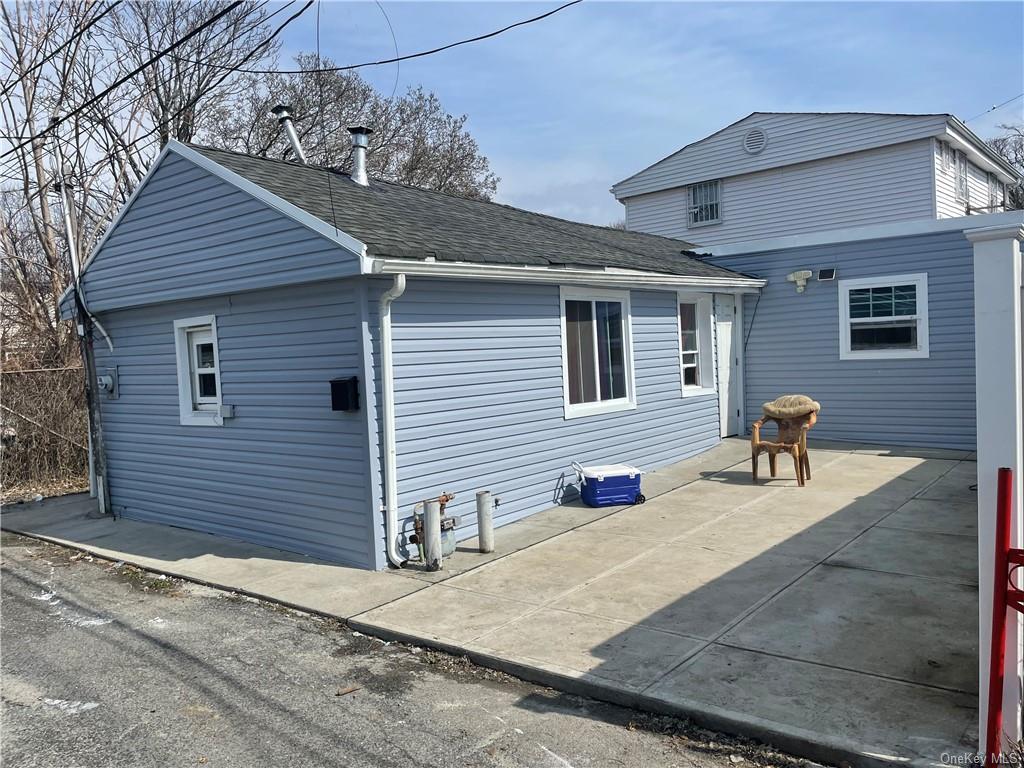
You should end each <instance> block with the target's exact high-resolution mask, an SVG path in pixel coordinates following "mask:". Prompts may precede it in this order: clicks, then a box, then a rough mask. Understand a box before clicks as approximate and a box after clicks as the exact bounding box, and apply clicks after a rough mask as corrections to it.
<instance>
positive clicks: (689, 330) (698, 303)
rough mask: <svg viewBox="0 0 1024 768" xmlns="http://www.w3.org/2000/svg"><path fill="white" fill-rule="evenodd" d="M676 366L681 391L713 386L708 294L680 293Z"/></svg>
mask: <svg viewBox="0 0 1024 768" xmlns="http://www.w3.org/2000/svg"><path fill="white" fill-rule="evenodd" d="M679 369H680V373H681V378H682V384H683V394H684V395H695V394H704V393H706V392H709V391H713V390H714V386H715V379H714V375H715V374H714V370H713V362H712V356H711V295H710V294H700V293H697V294H688V293H680V294H679Z"/></svg>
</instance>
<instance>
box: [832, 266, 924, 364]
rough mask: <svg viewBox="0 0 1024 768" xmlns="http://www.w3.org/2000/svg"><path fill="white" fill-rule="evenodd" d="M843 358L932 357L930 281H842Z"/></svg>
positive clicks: (895, 277)
mask: <svg viewBox="0 0 1024 768" xmlns="http://www.w3.org/2000/svg"><path fill="white" fill-rule="evenodd" d="M838 287H839V323H840V327H839V357H840V359H843V360H856V359H885V358H908V357H928V275H927V274H925V273H918V274H913V275H891V276H887V277H877V278H875V277H873V278H867V279H860V280H840V281H839V283H838Z"/></svg>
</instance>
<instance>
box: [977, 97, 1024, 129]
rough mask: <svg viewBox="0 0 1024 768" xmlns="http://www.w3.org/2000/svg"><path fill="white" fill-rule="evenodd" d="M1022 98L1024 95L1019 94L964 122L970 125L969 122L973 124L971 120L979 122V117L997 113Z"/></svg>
mask: <svg viewBox="0 0 1024 768" xmlns="http://www.w3.org/2000/svg"><path fill="white" fill-rule="evenodd" d="M1021 96H1024V93H1018V94H1017V95H1016V96H1014V97H1012V98H1009V99H1007V100H1006V101H1004V102H1003V103H1002V104H996V105H995V106H994V107H989V108H988V109H986V110H985V111H984V112H979V113H978V114H976V115H975V116H974V117H968V118H967V119H966V120H964V122H965V123H969V122H971V120H977V119H978V118H979V117H983V116H984V115H987V114H988V113H989V112H995V111H996V110H997V109H1002V108H1003V107H1005V106H1006V105H1007V104H1009V103H1010V102H1011V101H1016V100H1017V99H1019V98H1020V97H1021Z"/></svg>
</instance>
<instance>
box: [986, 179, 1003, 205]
mask: <svg viewBox="0 0 1024 768" xmlns="http://www.w3.org/2000/svg"><path fill="white" fill-rule="evenodd" d="M1004 194H1005V193H1004V192H1003V184H1002V182H1001V181H999V177H998V176H996V175H995V174H994V173H990V174H989V175H988V205H989V209H988V212H989V213H994V212H995V210H996V208H999V207H1000V206H1001V205H1002V204H1003V195H1004Z"/></svg>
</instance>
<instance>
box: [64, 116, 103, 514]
mask: <svg viewBox="0 0 1024 768" xmlns="http://www.w3.org/2000/svg"><path fill="white" fill-rule="evenodd" d="M54 148H55V154H56V158H57V168H58V172H57V176H56V181H55V182H54V190H55V191H57V192H58V193H59V194H60V197H61V207H62V208H63V211H64V236H65V238H66V239H67V242H68V258H69V260H70V262H71V277H72V284H73V286H74V296H75V328H76V329H77V331H78V339H79V346H80V348H81V352H82V367H83V368H84V369H85V399H86V405H87V411H88V414H89V481H90V482H89V485H90V492H95V495H96V500H97V502H98V504H99V512H100V514H101V515H106V514H109V513H110V511H111V508H110V496H109V489H108V487H107V462H106V454H105V452H104V450H103V421H102V413H101V411H100V401H99V392H98V391H97V390H98V386H97V378H96V353H95V350H94V348H93V341H94V337H95V323H94V322H93V318H92V315H90V314H89V311H88V309H87V307H86V305H85V299H84V297H83V296H82V287H81V282H80V274H81V262H80V261H79V258H78V227H77V221H76V219H75V212H74V206H73V197H72V195H73V190H74V181H73V178H72V174H73V170H74V169H73V168H71V166H70V164H67V163H65V162H64V157H63V154H62V152H61V150H60V143H59V141H58V139H57V132H56V131H54Z"/></svg>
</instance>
